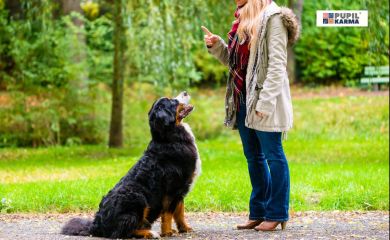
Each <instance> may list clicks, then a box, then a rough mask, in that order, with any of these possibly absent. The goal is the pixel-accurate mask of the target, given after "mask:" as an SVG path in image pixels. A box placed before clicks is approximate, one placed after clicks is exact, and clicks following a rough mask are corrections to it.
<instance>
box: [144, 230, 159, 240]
mask: <svg viewBox="0 0 390 240" xmlns="http://www.w3.org/2000/svg"><path fill="white" fill-rule="evenodd" d="M146 238H149V239H158V238H161V236H160V234H158V232H155V231H149V234H148V236H146Z"/></svg>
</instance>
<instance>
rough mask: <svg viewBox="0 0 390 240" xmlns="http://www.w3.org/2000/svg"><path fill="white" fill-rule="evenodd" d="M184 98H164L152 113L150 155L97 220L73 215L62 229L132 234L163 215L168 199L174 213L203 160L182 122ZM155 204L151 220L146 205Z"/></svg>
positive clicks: (113, 235)
mask: <svg viewBox="0 0 390 240" xmlns="http://www.w3.org/2000/svg"><path fill="white" fill-rule="evenodd" d="M178 106H179V102H178V100H175V99H168V98H161V99H159V100H157V101H156V102H155V103H154V104H153V106H152V108H151V110H150V111H149V125H150V130H151V134H152V140H151V142H150V143H149V145H148V147H147V149H146V151H145V152H144V155H143V156H142V157H141V159H140V160H139V161H138V162H137V163H136V164H135V165H134V166H133V167H132V168H131V169H130V170H129V172H128V173H127V174H126V175H125V176H124V177H123V178H122V179H121V180H120V181H119V182H118V183H117V184H116V185H115V187H114V188H113V189H111V190H110V191H109V192H108V193H107V195H105V196H104V197H103V199H102V201H101V202H100V205H99V210H98V212H97V213H96V214H95V217H94V219H93V221H92V222H90V221H86V220H80V219H72V220H71V221H69V222H68V223H67V224H66V225H65V226H64V228H63V229H62V233H63V234H67V235H93V236H99V237H107V238H129V237H132V232H133V231H134V230H136V229H140V228H143V229H144V228H150V226H151V224H152V223H153V222H154V221H155V220H156V219H157V218H158V217H159V216H160V214H161V212H162V211H163V210H164V209H163V202H164V201H165V199H169V211H170V212H174V210H175V208H176V206H177V204H178V203H180V202H181V201H183V199H184V197H185V195H186V194H187V193H188V191H189V189H190V186H191V183H192V181H193V175H194V172H195V168H196V161H197V158H198V152H197V148H196V145H195V142H194V138H193V136H192V134H190V133H189V132H188V131H187V130H186V129H185V127H184V126H183V124H182V123H180V124H177V122H176V115H177V108H178ZM145 208H149V210H150V211H149V214H148V215H147V218H146V220H145V219H143V214H144V209H145Z"/></svg>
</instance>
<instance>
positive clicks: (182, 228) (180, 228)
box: [178, 225, 194, 233]
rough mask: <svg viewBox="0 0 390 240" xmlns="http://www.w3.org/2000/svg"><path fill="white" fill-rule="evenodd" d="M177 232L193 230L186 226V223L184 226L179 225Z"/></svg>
mask: <svg viewBox="0 0 390 240" xmlns="http://www.w3.org/2000/svg"><path fill="white" fill-rule="evenodd" d="M178 230H179V233H188V232H193V231H194V230H193V229H192V228H191V227H190V226H188V225H186V226H181V227H179V229H178Z"/></svg>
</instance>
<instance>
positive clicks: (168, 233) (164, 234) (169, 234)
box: [160, 230, 174, 237]
mask: <svg viewBox="0 0 390 240" xmlns="http://www.w3.org/2000/svg"><path fill="white" fill-rule="evenodd" d="M173 233H174V231H173V230H172V231H169V232H162V233H161V234H160V235H161V237H171V236H172V235H173Z"/></svg>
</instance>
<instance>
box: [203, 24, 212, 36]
mask: <svg viewBox="0 0 390 240" xmlns="http://www.w3.org/2000/svg"><path fill="white" fill-rule="evenodd" d="M200 28H202V30H203V32H204V33H206V34H207V35H208V36H212V35H213V34H212V33H211V32H210V31H209V30H208V29H207V27H205V26H201V27H200Z"/></svg>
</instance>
